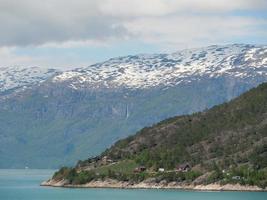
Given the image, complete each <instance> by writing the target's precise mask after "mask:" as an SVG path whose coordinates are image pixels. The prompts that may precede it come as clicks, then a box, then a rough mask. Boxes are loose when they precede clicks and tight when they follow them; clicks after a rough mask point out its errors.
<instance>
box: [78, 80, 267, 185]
mask: <svg viewBox="0 0 267 200" xmlns="http://www.w3.org/2000/svg"><path fill="white" fill-rule="evenodd" d="M266 113H267V84H262V85H260V86H259V87H257V88H255V89H252V90H251V91H249V92H247V93H245V94H243V95H241V96H240V97H238V98H236V99H234V100H232V101H230V102H229V103H224V104H222V105H219V106H215V107H213V108H212V109H210V110H207V111H205V112H201V113H195V114H192V115H185V116H179V117H174V118H170V119H167V120H164V121H162V122H160V123H158V124H156V125H154V126H152V127H146V128H143V129H142V130H140V131H139V132H138V133H137V134H136V135H134V136H131V137H128V138H126V139H124V140H120V141H118V142H117V143H115V144H114V145H113V146H112V147H111V148H109V149H107V150H106V151H105V152H104V153H102V155H101V156H99V157H98V160H97V161H93V160H87V161H86V162H85V161H84V162H80V163H83V166H82V167H83V168H80V167H79V166H78V165H77V166H76V168H75V169H76V170H79V169H81V171H82V172H83V170H84V169H86V168H87V169H89V171H90V173H94V174H95V176H94V179H97V178H113V179H117V180H123V181H137V182H138V181H142V180H145V179H148V178H154V179H155V180H156V181H162V180H165V181H167V182H171V181H177V182H186V183H188V182H194V181H197V182H198V183H205V184H208V183H214V182H218V183H221V184H225V183H240V184H243V185H244V184H248V185H257V186H259V187H266V181H267V176H266V173H267V115H266ZM104 158H105V159H107V158H108V159H109V160H110V163H108V164H107V163H105V162H104V161H103V160H104ZM185 163H188V164H189V165H190V166H191V167H192V168H191V170H190V171H189V172H176V171H175V168H176V166H177V165H181V164H185ZM136 166H144V167H146V171H144V172H139V173H133V169H134V168H135V167H136ZM159 168H164V169H165V171H164V172H162V173H160V172H158V169H159ZM82 172H81V173H82ZM200 175H203V177H200ZM76 176H77V177H79V176H84V175H80V173H78V174H77V175H76ZM92 176H93V175H92ZM92 176H89V179H90V178H92ZM198 177H199V178H198ZM89 179H88V180H89ZM81 180H82V182H83V179H81Z"/></svg>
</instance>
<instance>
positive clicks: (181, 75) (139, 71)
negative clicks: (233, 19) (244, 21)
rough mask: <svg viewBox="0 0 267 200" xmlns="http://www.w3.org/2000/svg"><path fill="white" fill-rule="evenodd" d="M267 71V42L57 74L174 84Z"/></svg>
mask: <svg viewBox="0 0 267 200" xmlns="http://www.w3.org/2000/svg"><path fill="white" fill-rule="evenodd" d="M266 75H267V46H254V45H240V44H235V45H225V46H217V45H213V46H209V47H206V48H196V49H187V50H182V51H178V52H175V53H172V54H151V55H149V54H141V55H135V56H125V57H119V58H112V59H109V60H107V61H106V62H103V63H97V64H94V65H91V66H89V67H86V68H79V69H75V70H72V71H68V72H63V73H62V74H60V75H58V76H55V77H54V78H53V82H69V83H70V84H69V86H70V87H72V88H73V89H80V88H91V87H93V88H100V87H105V88H114V87H126V88H148V87H155V86H174V85H177V84H181V83H187V82H191V81H192V80H196V79H200V78H201V77H210V78H213V77H218V76H230V77H233V78H235V77H236V78H253V77H256V76H266Z"/></svg>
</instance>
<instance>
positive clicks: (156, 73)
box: [0, 45, 267, 168]
mask: <svg viewBox="0 0 267 200" xmlns="http://www.w3.org/2000/svg"><path fill="white" fill-rule="evenodd" d="M266 57H267V48H266V47H265V46H253V45H226V46H210V47H206V48H200V49H192V50H184V51H180V52H176V53H174V54H153V55H137V56H126V57H121V58H114V59H110V60H108V61H106V62H103V63H99V64H95V65H92V66H89V67H86V68H81V69H76V70H72V71H68V72H63V73H59V74H56V75H55V76H53V77H51V78H48V79H47V80H46V81H44V82H42V83H41V84H34V85H33V86H31V87H30V88H28V89H25V90H23V91H20V92H16V93H12V94H13V95H6V94H2V95H0V160H2V161H4V162H0V167H1V168H10V167H11V168H21V167H25V166H29V167H32V168H49V167H50V168H53V167H58V166H61V165H63V164H64V165H71V164H73V163H74V162H75V161H76V160H77V158H81V159H85V158H86V157H87V156H88V155H96V154H98V153H100V152H101V151H103V150H104V149H105V148H106V147H109V146H110V145H111V144H113V143H114V142H115V141H117V140H118V139H120V138H124V137H126V136H128V135H130V134H133V133H134V132H136V131H137V130H139V129H141V128H142V127H144V126H150V125H152V124H153V123H156V122H158V121H160V120H163V119H166V118H168V117H172V116H175V115H181V114H189V113H193V112H197V111H201V110H204V109H207V108H210V107H211V106H213V105H216V104H219V103H223V102H225V101H228V100H230V99H232V98H234V97H236V96H238V95H240V94H241V93H243V92H245V91H247V90H249V89H250V88H252V87H255V86H257V85H258V84H260V83H262V82H265V81H267V76H266V73H267V65H266ZM14 147H16V148H14ZM55 160H56V162H55Z"/></svg>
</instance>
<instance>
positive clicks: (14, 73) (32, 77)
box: [0, 67, 58, 92]
mask: <svg viewBox="0 0 267 200" xmlns="http://www.w3.org/2000/svg"><path fill="white" fill-rule="evenodd" d="M56 73H58V71H57V70H55V69H45V68H39V67H30V68H26V67H25V68H24V67H0V92H3V91H6V90H11V89H23V88H27V87H29V86H32V85H36V84H39V83H41V82H43V81H45V80H47V79H48V78H50V77H52V76H54V75H56Z"/></svg>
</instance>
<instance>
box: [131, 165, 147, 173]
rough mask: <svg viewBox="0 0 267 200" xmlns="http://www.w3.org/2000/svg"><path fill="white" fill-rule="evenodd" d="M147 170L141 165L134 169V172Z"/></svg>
mask: <svg viewBox="0 0 267 200" xmlns="http://www.w3.org/2000/svg"><path fill="white" fill-rule="evenodd" d="M144 171H146V167H145V166H139V167H136V168H135V169H134V173H140V172H144Z"/></svg>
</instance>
